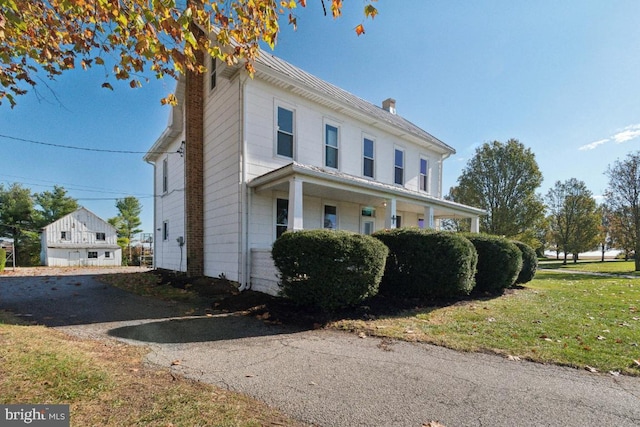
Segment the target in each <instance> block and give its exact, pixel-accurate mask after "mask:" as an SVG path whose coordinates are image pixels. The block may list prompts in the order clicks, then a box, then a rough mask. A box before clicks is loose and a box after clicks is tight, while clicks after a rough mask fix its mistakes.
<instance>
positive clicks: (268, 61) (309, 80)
mask: <svg viewBox="0 0 640 427" xmlns="http://www.w3.org/2000/svg"><path fill="white" fill-rule="evenodd" d="M256 65H257V67H256V68H257V71H258V72H257V73H256V76H257V77H262V76H261V75H260V71H261V70H263V71H266V70H265V69H264V68H263V67H266V68H267V69H268V70H272V71H275V72H277V73H278V74H280V75H283V76H285V77H287V78H288V79H290V80H292V81H294V82H296V83H298V84H299V85H301V86H303V87H305V88H308V89H309V90H311V91H312V92H315V94H316V95H317V96H320V97H325V99H329V100H334V101H336V102H338V103H340V104H343V105H345V106H347V107H351V108H353V109H355V110H357V111H359V112H361V113H362V114H364V115H366V116H368V117H370V118H372V119H373V120H374V122H376V123H384V124H387V125H390V126H392V127H395V128H397V129H399V130H401V131H403V132H406V133H408V134H410V135H413V136H414V137H417V138H419V139H421V140H423V141H424V142H425V143H427V144H430V145H433V146H436V147H438V148H440V149H444V150H445V151H448V152H449V153H450V154H453V153H455V149H454V148H453V147H451V146H449V145H447V144H445V143H444V142H442V141H440V140H439V139H438V138H436V137H434V136H433V135H431V134H430V133H428V132H427V131H425V130H424V129H422V128H420V127H418V126H416V125H415V124H413V123H411V122H410V121H408V120H407V119H405V118H403V117H402V116H399V115H398V114H393V113H391V112H389V111H387V110H385V109H383V108H382V107H379V106H377V105H374V104H372V103H370V102H368V101H365V100H364V99H362V98H360V97H358V96H356V95H353V94H351V93H349V92H347V91H346V90H344V89H341V88H339V87H337V86H335V85H333V84H331V83H329V82H326V81H324V80H322V79H320V78H318V77H316V76H314V75H312V74H310V73H308V72H306V71H304V70H302V69H300V68H298V67H296V66H294V65H292V64H290V63H288V62H287V61H285V60H283V59H281V58H278V57H277V56H275V55H272V54H270V53H268V52H265V51H261V52H260V56H258V58H257V60H256ZM261 66H262V67H261ZM267 80H268V79H267ZM288 89H289V90H291V91H294V92H295V90H294V89H293V88H291V87H288ZM316 100H317V99H316Z"/></svg>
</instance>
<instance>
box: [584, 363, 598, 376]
mask: <svg viewBox="0 0 640 427" xmlns="http://www.w3.org/2000/svg"><path fill="white" fill-rule="evenodd" d="M584 369H586V370H587V371H589V372H591V373H594V374H595V373H596V372H598V370H597V369H596V368H594V367H592V366H589V365H587V366H585V367H584Z"/></svg>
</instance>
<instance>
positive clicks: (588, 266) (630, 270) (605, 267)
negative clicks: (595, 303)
mask: <svg viewBox="0 0 640 427" xmlns="http://www.w3.org/2000/svg"><path fill="white" fill-rule="evenodd" d="M538 267H539V268H541V269H545V270H559V269H566V270H579V271H588V272H592V273H607V274H622V275H633V276H639V277H640V271H635V263H634V261H624V260H607V261H604V262H601V261H594V260H584V261H582V260H579V261H578V262H577V263H575V264H574V263H573V262H572V261H567V265H562V261H561V260H560V261H558V260H545V261H540V262H539V264H538Z"/></svg>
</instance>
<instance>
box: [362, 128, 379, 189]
mask: <svg viewBox="0 0 640 427" xmlns="http://www.w3.org/2000/svg"><path fill="white" fill-rule="evenodd" d="M365 139H368V140H369V141H371V142H373V158H372V160H373V176H367V175H365V174H364V140H365ZM360 140H361V142H362V144H361V146H360V147H361V149H362V155H361V156H360V160H361V166H362V167H361V168H360V171H361V172H362V177H363V178H365V179H373V180H375V179H376V138H374V137H373V136H371V135H368V134H366V133H363V134H362V137H361V138H360Z"/></svg>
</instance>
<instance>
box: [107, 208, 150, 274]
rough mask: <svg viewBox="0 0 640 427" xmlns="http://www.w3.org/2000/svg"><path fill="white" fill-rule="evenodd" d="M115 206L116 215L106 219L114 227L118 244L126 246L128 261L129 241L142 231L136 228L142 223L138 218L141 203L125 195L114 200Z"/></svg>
mask: <svg viewBox="0 0 640 427" xmlns="http://www.w3.org/2000/svg"><path fill="white" fill-rule="evenodd" d="M116 208H118V215H117V216H115V217H113V218H109V219H108V220H107V221H108V222H109V224H111V225H113V226H114V227H115V228H116V231H117V233H118V244H119V245H121V246H123V245H125V246H126V247H127V248H128V253H129V261H131V241H132V240H133V237H134V236H135V235H136V234H138V233H142V229H141V228H138V227H140V225H141V224H142V221H141V220H140V213H141V212H142V205H141V204H140V201H139V200H138V199H137V198H135V197H133V196H127V197H125V198H124V199H118V200H117V201H116Z"/></svg>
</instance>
